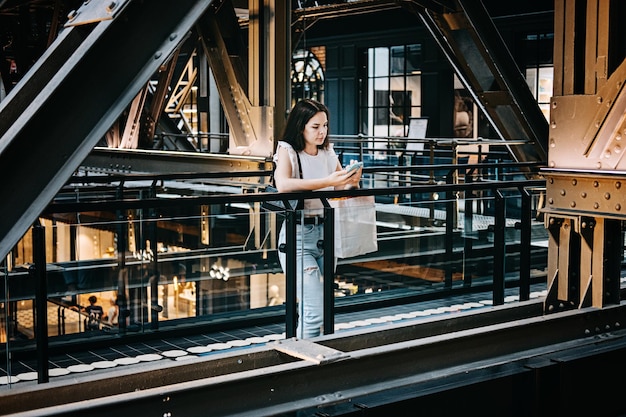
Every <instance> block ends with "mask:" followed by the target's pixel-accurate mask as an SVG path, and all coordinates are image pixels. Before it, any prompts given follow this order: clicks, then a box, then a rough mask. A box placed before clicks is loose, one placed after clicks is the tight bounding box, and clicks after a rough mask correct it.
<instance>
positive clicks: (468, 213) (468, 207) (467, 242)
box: [463, 172, 474, 287]
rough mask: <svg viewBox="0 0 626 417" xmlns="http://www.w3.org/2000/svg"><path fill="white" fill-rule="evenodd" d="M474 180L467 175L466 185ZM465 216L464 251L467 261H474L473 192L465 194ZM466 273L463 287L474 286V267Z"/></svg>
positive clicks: (469, 191)
mask: <svg viewBox="0 0 626 417" xmlns="http://www.w3.org/2000/svg"><path fill="white" fill-rule="evenodd" d="M473 181H474V180H473V178H472V176H471V175H468V173H467V172H466V173H465V183H466V184H468V183H472V182H473ZM464 200H465V214H464V217H463V230H464V235H465V238H464V239H463V251H464V253H465V256H464V258H465V259H472V252H473V250H474V235H473V234H474V193H473V192H472V191H471V190H467V191H466V192H465V198H464ZM472 264H474V262H472ZM463 270H464V271H465V273H464V274H463V285H465V286H467V287H471V285H472V273H473V272H474V265H472V268H463Z"/></svg>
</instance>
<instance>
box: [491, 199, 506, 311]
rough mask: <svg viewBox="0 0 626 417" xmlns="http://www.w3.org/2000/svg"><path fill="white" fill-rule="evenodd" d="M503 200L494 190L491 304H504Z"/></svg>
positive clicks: (504, 244)
mask: <svg viewBox="0 0 626 417" xmlns="http://www.w3.org/2000/svg"><path fill="white" fill-rule="evenodd" d="M505 219H506V218H505V200H504V196H503V195H502V191H500V190H495V217H494V230H493V305H502V304H504V268H505V261H504V257H505V256H506V242H505V240H504V228H505V221H506V220H505Z"/></svg>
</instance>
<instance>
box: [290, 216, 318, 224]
mask: <svg viewBox="0 0 626 417" xmlns="http://www.w3.org/2000/svg"><path fill="white" fill-rule="evenodd" d="M296 223H298V224H314V225H318V224H322V223H324V218H323V217H322V216H309V217H305V218H304V219H301V218H298V220H296Z"/></svg>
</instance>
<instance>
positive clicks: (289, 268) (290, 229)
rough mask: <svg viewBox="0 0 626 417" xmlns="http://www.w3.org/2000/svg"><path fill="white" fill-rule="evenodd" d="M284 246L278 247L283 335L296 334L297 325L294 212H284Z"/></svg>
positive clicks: (291, 335) (292, 335)
mask: <svg viewBox="0 0 626 417" xmlns="http://www.w3.org/2000/svg"><path fill="white" fill-rule="evenodd" d="M285 232H286V236H285V246H284V247H283V248H279V250H283V251H284V252H285V258H286V259H285V281H286V282H285V293H286V296H287V301H286V305H285V308H286V311H285V313H286V314H285V321H286V323H285V326H286V327H285V336H286V337H287V338H290V337H295V336H296V327H297V325H298V304H297V302H296V297H297V294H296V279H297V278H296V277H297V273H296V212H295V211H287V212H286V213H285Z"/></svg>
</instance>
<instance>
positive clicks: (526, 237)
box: [519, 188, 531, 301]
mask: <svg viewBox="0 0 626 417" xmlns="http://www.w3.org/2000/svg"><path fill="white" fill-rule="evenodd" d="M520 193H521V194H522V214H521V217H522V218H521V225H520V254H519V258H520V259H519V299H520V301H526V300H529V299H530V238H531V224H530V222H531V206H530V202H531V195H530V193H529V192H528V190H527V189H525V188H521V189H520Z"/></svg>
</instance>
